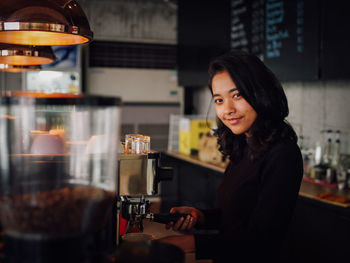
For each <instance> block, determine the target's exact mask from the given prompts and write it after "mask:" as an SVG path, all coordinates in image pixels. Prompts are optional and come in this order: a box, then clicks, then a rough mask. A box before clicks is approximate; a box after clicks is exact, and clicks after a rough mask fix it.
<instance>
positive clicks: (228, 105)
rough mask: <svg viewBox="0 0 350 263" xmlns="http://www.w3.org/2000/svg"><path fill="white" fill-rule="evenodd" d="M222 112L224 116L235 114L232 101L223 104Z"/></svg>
mask: <svg viewBox="0 0 350 263" xmlns="http://www.w3.org/2000/svg"><path fill="white" fill-rule="evenodd" d="M224 112H225V114H230V113H235V112H236V107H235V104H234V102H233V101H226V103H225V104H224Z"/></svg>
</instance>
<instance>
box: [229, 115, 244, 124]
mask: <svg viewBox="0 0 350 263" xmlns="http://www.w3.org/2000/svg"><path fill="white" fill-rule="evenodd" d="M242 118H243V117H239V118H229V119H226V120H227V121H228V123H230V124H231V125H235V124H238V123H239V122H240V121H241V119H242Z"/></svg>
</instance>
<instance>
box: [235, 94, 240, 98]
mask: <svg viewBox="0 0 350 263" xmlns="http://www.w3.org/2000/svg"><path fill="white" fill-rule="evenodd" d="M233 97H234V98H239V97H241V94H240V93H236V94H234V95H233Z"/></svg>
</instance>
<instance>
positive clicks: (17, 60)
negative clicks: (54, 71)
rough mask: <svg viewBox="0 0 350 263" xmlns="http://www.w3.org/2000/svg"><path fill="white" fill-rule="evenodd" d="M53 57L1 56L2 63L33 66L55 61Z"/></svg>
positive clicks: (0, 61)
mask: <svg viewBox="0 0 350 263" xmlns="http://www.w3.org/2000/svg"><path fill="white" fill-rule="evenodd" d="M53 61H54V60H53V59H50V58H45V57H32V56H0V63H2V64H9V65H15V66H21V65H26V66H32V65H42V64H49V63H51V62H53Z"/></svg>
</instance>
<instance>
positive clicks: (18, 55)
mask: <svg viewBox="0 0 350 263" xmlns="http://www.w3.org/2000/svg"><path fill="white" fill-rule="evenodd" d="M55 59H56V58H55V55H54V53H53V51H52V48H51V47H47V46H23V45H10V44H2V43H0V64H8V65H15V66H32V65H42V64H49V63H52V62H53V61H55Z"/></svg>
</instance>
